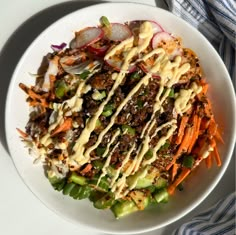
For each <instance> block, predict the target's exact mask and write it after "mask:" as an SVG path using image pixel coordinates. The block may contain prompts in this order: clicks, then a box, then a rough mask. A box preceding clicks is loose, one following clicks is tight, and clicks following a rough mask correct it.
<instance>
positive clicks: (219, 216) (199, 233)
mask: <svg viewBox="0 0 236 235" xmlns="http://www.w3.org/2000/svg"><path fill="white" fill-rule="evenodd" d="M235 213H236V193H232V194H230V195H229V196H227V197H226V198H224V199H222V200H220V201H219V202H218V203H217V204H216V205H214V206H213V207H211V208H209V209H208V210H206V211H204V212H202V213H201V214H199V215H198V216H196V217H194V218H193V219H192V220H191V221H189V222H187V223H185V224H183V225H182V226H180V227H179V228H178V229H177V230H175V231H174V232H173V235H235V234H236V227H235Z"/></svg>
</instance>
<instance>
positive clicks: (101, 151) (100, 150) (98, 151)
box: [96, 147, 106, 157]
mask: <svg viewBox="0 0 236 235" xmlns="http://www.w3.org/2000/svg"><path fill="white" fill-rule="evenodd" d="M105 151H106V148H105V147H97V149H96V154H97V155H98V156H99V157H101V156H102V155H103V154H104V153H105Z"/></svg>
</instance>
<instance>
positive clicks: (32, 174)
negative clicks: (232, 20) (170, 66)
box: [6, 3, 236, 234]
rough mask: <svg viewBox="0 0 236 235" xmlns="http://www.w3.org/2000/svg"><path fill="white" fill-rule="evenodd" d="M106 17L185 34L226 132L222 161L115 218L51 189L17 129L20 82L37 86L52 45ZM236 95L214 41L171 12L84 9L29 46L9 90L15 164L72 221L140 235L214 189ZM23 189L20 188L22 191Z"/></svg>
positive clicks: (231, 136)
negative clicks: (160, 200)
mask: <svg viewBox="0 0 236 235" xmlns="http://www.w3.org/2000/svg"><path fill="white" fill-rule="evenodd" d="M102 15H105V16H107V17H108V18H109V19H110V21H112V22H125V21H129V20H138V19H142V20H145V19H146V20H156V21H158V22H159V23H160V24H161V25H162V26H163V27H164V28H165V29H166V30H167V31H169V32H171V33H173V34H175V35H178V36H181V37H182V39H183V42H184V45H185V47H189V48H192V49H193V50H194V51H195V52H196V53H197V54H198V56H199V59H200V63H201V65H202V67H203V68H204V72H205V75H206V78H207V81H208V82H209V83H210V91H211V100H212V103H213V109H214V112H215V116H216V119H217V121H218V122H219V124H220V126H221V128H222V129H223V130H224V134H223V138H224V140H225V144H224V145H222V146H220V147H219V151H220V154H221V156H222V161H223V165H222V167H221V168H217V167H215V166H214V167H213V168H212V169H210V170H207V169H206V167H205V166H204V164H203V166H202V167H200V168H199V169H198V170H196V171H195V172H194V173H193V174H192V176H191V177H190V178H189V179H188V181H187V183H186V187H185V191H184V192H177V193H176V194H175V195H174V196H173V197H172V198H171V200H170V202H169V203H168V204H165V205H160V206H158V207H156V208H151V209H148V210H145V211H142V212H138V213H135V214H133V215H131V216H129V217H127V218H124V219H121V220H119V221H117V220H116V219H114V216H113V215H112V213H111V212H110V211H101V210H97V209H95V208H93V205H92V203H90V202H89V201H88V200H83V201H75V200H73V199H71V198H70V197H64V196H63V195H62V194H61V193H58V192H56V191H54V190H53V189H52V187H51V186H50V184H49V182H48V180H47V178H46V177H45V175H44V171H43V168H42V166H41V165H33V163H32V158H31V157H29V154H28V151H27V149H26V148H24V145H23V143H22V142H21V141H20V139H19V137H18V134H17V132H16V127H18V128H21V129H24V127H25V124H26V122H27V120H28V111H29V110H28V105H27V103H26V102H25V98H26V96H25V94H24V93H23V92H22V90H21V89H19V87H18V84H19V83H20V82H23V83H25V84H27V85H30V84H33V83H34V79H32V77H31V76H30V75H29V72H30V73H36V72H37V69H38V66H39V64H40V62H41V60H42V57H43V56H44V55H46V54H47V52H48V51H50V45H51V44H59V43H61V42H69V41H70V40H71V39H72V37H73V32H74V31H76V30H78V29H81V28H84V27H86V26H94V25H97V24H98V21H99V18H100V17H101V16H102ZM235 116H236V115H235V96H234V92H233V87H232V84H231V80H230V77H229V75H228V73H227V70H226V68H225V66H224V64H223V62H222V61H221V59H220V58H219V56H218V54H217V52H216V51H215V50H214V48H213V47H212V46H211V45H210V43H209V42H208V41H207V40H206V39H205V38H204V37H203V36H202V35H201V34H200V33H199V32H198V31H197V30H196V29H194V28H192V27H191V26H190V25H189V24H187V23H186V22H185V21H183V20H182V19H179V18H178V17H176V16H174V15H172V14H171V13H169V12H167V11H164V10H161V9H158V8H155V7H151V6H147V5H141V4H134V3H107V4H99V5H95V6H91V7H87V8H84V9H82V10H79V11H76V12H74V13H72V14H69V15H67V16H65V17H63V18H62V19H60V20H59V21H57V22H56V23H54V24H52V25H51V26H50V27H48V28H47V29H46V30H45V31H44V32H43V33H42V34H41V35H40V36H38V38H37V39H36V40H35V41H34V42H33V43H32V44H31V46H30V47H29V48H28V49H27V51H26V52H25V54H24V55H23V57H22V58H21V60H20V62H19V64H18V66H17V68H16V70H15V72H14V75H13V77H12V81H11V84H10V87H9V91H8V97H7V108H6V133H7V141H8V145H9V149H10V152H11V156H12V158H13V160H14V163H15V166H16V168H17V170H18V172H19V174H20V176H21V177H22V179H23V180H24V182H25V184H26V185H27V186H28V187H29V188H30V190H31V191H32V192H33V193H34V194H35V195H36V196H37V197H38V198H39V199H40V200H41V201H42V202H43V203H44V204H45V205H46V206H47V207H48V208H50V209H51V210H53V211H54V212H56V213H57V214H58V215H60V216H61V217H63V218H65V219H67V220H69V221H72V222H73V223H75V224H77V225H79V226H82V227H85V228H90V229H93V230H96V231H102V232H107V233H123V234H128V233H140V232H147V231H150V230H153V229H157V228H160V227H163V226H166V225H167V224H169V223H172V222H174V221H176V220H177V219H179V218H180V217H182V216H184V215H185V214H186V213H188V212H190V211H191V210H193V208H195V207H196V206H197V205H198V204H199V203H200V202H201V201H202V200H204V198H206V197H207V195H208V194H209V193H210V192H211V191H212V190H213V188H214V187H215V186H216V184H217V183H218V182H219V180H220V178H221V177H222V175H223V174H224V172H225V170H226V168H227V165H228V163H229V161H230V157H231V155H232V150H233V145H234V142H235V133H236V128H235V120H236V117H235ZM18 193H20V192H18Z"/></svg>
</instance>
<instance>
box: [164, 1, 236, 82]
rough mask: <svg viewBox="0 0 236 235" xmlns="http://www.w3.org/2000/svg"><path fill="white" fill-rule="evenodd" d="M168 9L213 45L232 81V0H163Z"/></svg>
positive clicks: (235, 24)
mask: <svg viewBox="0 0 236 235" xmlns="http://www.w3.org/2000/svg"><path fill="white" fill-rule="evenodd" d="M165 2H166V4H167V5H168V8H169V10H170V11H171V12H172V13H174V14H175V15H177V16H179V17H181V18H183V19H184V20H186V21H188V22H189V23H190V24H191V25H192V26H194V27H195V28H197V29H198V30H199V31H200V32H201V33H202V34H203V35H204V36H205V37H206V38H207V39H208V40H209V41H210V42H211V43H212V45H213V46H214V47H215V49H216V50H217V51H218V53H219V54H220V56H221V58H222V59H223V61H224V63H225V65H226V67H227V69H228V71H229V74H230V76H231V78H232V79H233V80H234V83H235V79H236V78H235V49H236V46H235V40H236V32H235V30H236V3H235V0H213V1H212V0H165Z"/></svg>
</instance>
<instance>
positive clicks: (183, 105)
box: [175, 82, 202, 115]
mask: <svg viewBox="0 0 236 235" xmlns="http://www.w3.org/2000/svg"><path fill="white" fill-rule="evenodd" d="M201 91H202V87H199V86H197V84H196V83H195V82H193V83H192V84H191V87H190V89H181V90H180V91H179V94H178V96H177V98H176V99H175V110H176V113H178V114H180V115H182V114H183V113H185V112H186V111H187V110H188V109H189V108H190V107H191V104H190V103H189V101H190V100H191V99H192V98H193V97H194V96H196V95H197V94H198V93H200V92H201Z"/></svg>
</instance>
